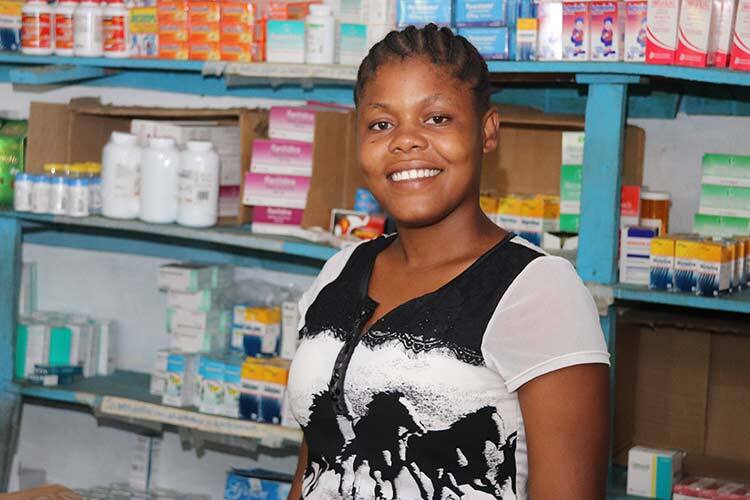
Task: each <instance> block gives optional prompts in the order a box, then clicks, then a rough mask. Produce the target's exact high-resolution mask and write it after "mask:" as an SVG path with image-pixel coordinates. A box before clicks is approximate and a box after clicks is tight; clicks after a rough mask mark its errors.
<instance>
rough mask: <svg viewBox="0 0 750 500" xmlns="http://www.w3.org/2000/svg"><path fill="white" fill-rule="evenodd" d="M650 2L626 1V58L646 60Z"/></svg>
mask: <svg viewBox="0 0 750 500" xmlns="http://www.w3.org/2000/svg"><path fill="white" fill-rule="evenodd" d="M647 13H648V2H646V1H642V2H641V1H631V2H625V18H626V19H625V50H624V52H625V60H626V61H627V62H643V61H645V60H646V39H647V38H648V36H647V31H648V29H647V22H648V16H647Z"/></svg>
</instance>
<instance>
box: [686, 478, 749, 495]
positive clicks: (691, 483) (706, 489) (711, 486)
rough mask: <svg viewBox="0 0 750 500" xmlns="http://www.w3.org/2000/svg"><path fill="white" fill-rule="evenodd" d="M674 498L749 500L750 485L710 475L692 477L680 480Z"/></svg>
mask: <svg viewBox="0 0 750 500" xmlns="http://www.w3.org/2000/svg"><path fill="white" fill-rule="evenodd" d="M673 493H674V495H673V496H672V500H704V499H710V498H713V499H716V500H747V499H748V498H750V487H748V486H745V485H742V484H739V483H732V482H729V481H722V480H718V479H713V478H709V477H691V478H687V479H683V480H681V481H679V482H678V483H677V484H676V485H675V487H674V489H673Z"/></svg>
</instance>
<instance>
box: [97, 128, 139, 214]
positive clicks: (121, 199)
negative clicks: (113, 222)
mask: <svg viewBox="0 0 750 500" xmlns="http://www.w3.org/2000/svg"><path fill="white" fill-rule="evenodd" d="M142 153H143V151H142V150H141V147H140V146H139V144H138V136H136V135H134V134H127V133H124V132H112V135H111V136H110V138H109V142H107V144H106V145H105V146H104V151H103V152H102V186H101V192H102V215H104V216H105V217H110V218H113V219H136V218H138V213H139V205H140V201H139V200H140V191H141V156H142Z"/></svg>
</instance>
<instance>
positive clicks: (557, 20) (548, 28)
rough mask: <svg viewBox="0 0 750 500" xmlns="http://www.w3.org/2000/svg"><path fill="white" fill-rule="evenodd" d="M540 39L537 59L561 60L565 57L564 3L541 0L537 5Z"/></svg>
mask: <svg viewBox="0 0 750 500" xmlns="http://www.w3.org/2000/svg"><path fill="white" fill-rule="evenodd" d="M537 20H538V21H539V39H538V45H539V47H538V53H537V59H538V60H540V61H559V60H561V59H562V57H563V36H564V35H563V4H562V2H540V3H539V4H538V5H537Z"/></svg>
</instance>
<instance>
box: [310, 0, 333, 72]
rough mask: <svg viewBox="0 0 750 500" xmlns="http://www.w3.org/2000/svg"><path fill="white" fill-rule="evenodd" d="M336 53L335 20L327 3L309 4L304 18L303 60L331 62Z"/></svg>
mask: <svg viewBox="0 0 750 500" xmlns="http://www.w3.org/2000/svg"><path fill="white" fill-rule="evenodd" d="M335 55H336V20H335V18H334V17H333V12H332V11H331V8H330V7H329V6H328V5H320V4H313V5H310V14H309V15H308V16H307V18H305V62H306V63H307V64H333V63H334V58H335Z"/></svg>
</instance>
